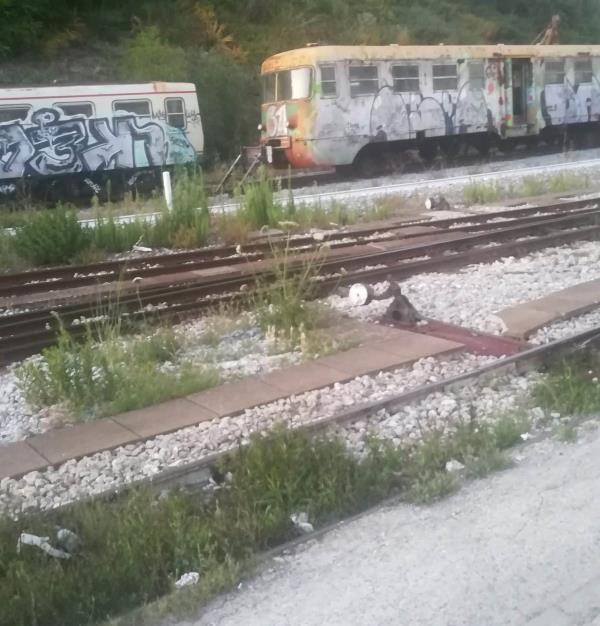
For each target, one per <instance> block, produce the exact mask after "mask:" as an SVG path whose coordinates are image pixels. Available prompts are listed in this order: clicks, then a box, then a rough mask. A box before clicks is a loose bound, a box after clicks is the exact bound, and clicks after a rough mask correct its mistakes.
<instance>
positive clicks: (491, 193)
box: [463, 182, 502, 204]
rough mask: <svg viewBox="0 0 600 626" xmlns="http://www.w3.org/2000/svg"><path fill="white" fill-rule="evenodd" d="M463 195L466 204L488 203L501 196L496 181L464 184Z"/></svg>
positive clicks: (495, 200)
mask: <svg viewBox="0 0 600 626" xmlns="http://www.w3.org/2000/svg"><path fill="white" fill-rule="evenodd" d="M463 197H464V199H465V202H466V203H467V204H490V203H492V202H498V200H500V198H501V197H502V193H501V188H500V185H498V183H486V182H472V183H469V184H468V185H465V187H464V189H463Z"/></svg>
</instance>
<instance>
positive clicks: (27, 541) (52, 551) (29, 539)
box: [17, 533, 72, 559]
mask: <svg viewBox="0 0 600 626" xmlns="http://www.w3.org/2000/svg"><path fill="white" fill-rule="evenodd" d="M49 541H50V537H38V536H37V535H31V534H29V533H21V536H20V537H19V541H17V553H19V554H20V553H21V546H36V547H37V548H39V549H40V550H43V551H44V552H45V553H46V554H47V555H49V556H52V557H54V558H55V559H70V558H71V556H72V555H71V554H69V553H68V552H65V551H64V550H59V549H58V548H54V547H52V546H51V545H50V543H49Z"/></svg>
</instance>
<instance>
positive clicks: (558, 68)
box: [544, 59, 594, 85]
mask: <svg viewBox="0 0 600 626" xmlns="http://www.w3.org/2000/svg"><path fill="white" fill-rule="evenodd" d="M565 73H566V72H565V62H564V60H561V61H546V67H545V71H544V80H545V83H546V85H562V84H564V82H565ZM593 79H594V71H593V69H592V59H577V60H576V61H575V84H576V85H584V84H586V83H591V82H592V81H593Z"/></svg>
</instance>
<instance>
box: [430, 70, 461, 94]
mask: <svg viewBox="0 0 600 626" xmlns="http://www.w3.org/2000/svg"><path fill="white" fill-rule="evenodd" d="M456 89H458V72H457V70H456V65H454V64H453V65H448V64H444V65H434V66H433V90H434V91H456Z"/></svg>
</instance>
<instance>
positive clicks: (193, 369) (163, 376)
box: [16, 319, 219, 419]
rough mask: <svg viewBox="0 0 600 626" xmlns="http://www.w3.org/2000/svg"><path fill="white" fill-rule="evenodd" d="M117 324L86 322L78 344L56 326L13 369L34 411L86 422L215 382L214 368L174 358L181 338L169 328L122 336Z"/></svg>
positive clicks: (216, 376)
mask: <svg viewBox="0 0 600 626" xmlns="http://www.w3.org/2000/svg"><path fill="white" fill-rule="evenodd" d="M120 326H121V322H120V320H119V319H118V320H117V321H116V322H109V323H106V324H103V325H101V326H100V327H93V326H92V325H91V324H90V325H88V326H87V328H86V334H85V337H84V339H83V341H76V340H75V339H74V338H73V337H72V336H71V335H70V334H69V333H68V332H67V331H66V330H65V328H64V327H63V326H62V325H61V327H60V330H59V335H58V343H57V345H56V346H52V347H50V348H47V349H46V350H44V352H43V353H42V355H41V356H40V357H33V358H31V359H28V360H26V361H25V362H24V363H23V364H21V366H20V367H19V368H18V369H17V370H16V372H17V377H18V380H19V383H20V387H21V389H22V391H23V393H24V395H25V397H26V399H27V401H28V402H29V403H30V404H32V405H33V406H35V407H47V406H52V405H57V404H59V405H63V406H65V407H67V408H68V410H69V411H70V414H71V415H72V417H73V418H74V419H90V418H96V417H101V416H105V415H114V414H117V413H121V412H125V411H130V410H133V409H138V408H142V407H144V406H149V405H152V404H157V403H159V402H162V401H165V400H169V399H171V398H176V397H180V396H184V395H187V394H190V393H194V392H197V391H201V390H203V389H206V388H209V387H212V386H214V385H216V384H218V382H219V376H218V374H217V372H216V371H215V370H214V369H212V368H209V367H199V366H193V365H191V364H190V363H187V362H185V361H184V362H181V361H180V360H179V359H178V351H179V350H180V348H181V339H180V338H179V337H178V336H177V335H176V334H175V333H174V332H173V331H172V330H167V329H158V330H155V331H153V332H152V333H151V334H150V335H149V336H147V337H143V336H133V337H123V336H121V335H122V332H121V331H122V329H121V327H120Z"/></svg>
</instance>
